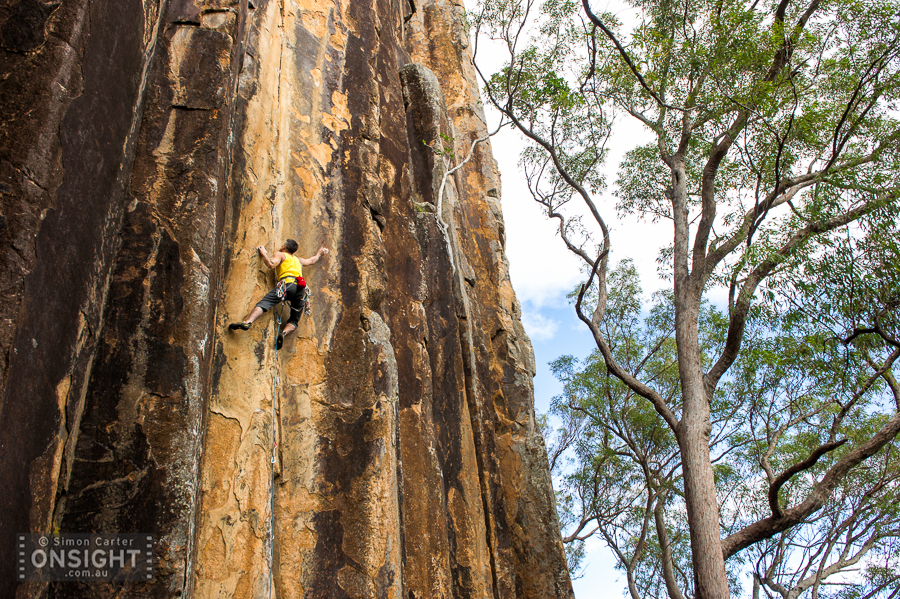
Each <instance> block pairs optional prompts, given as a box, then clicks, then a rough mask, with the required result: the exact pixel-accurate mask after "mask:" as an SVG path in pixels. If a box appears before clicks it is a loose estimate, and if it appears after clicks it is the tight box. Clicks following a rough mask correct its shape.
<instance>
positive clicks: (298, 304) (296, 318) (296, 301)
mask: <svg viewBox="0 0 900 599" xmlns="http://www.w3.org/2000/svg"><path fill="white" fill-rule="evenodd" d="M305 293H306V286H305V285H303V286H297V285H294V284H291V285H288V288H287V294H286V298H287V300H288V301H289V305H290V306H291V316H290V318H289V319H288V321H287V324H285V325H284V329H282V331H281V334H282V336H283V335H287V334H289V333H292V332H294V330H296V328H297V323H299V322H300V317H301V316H302V315H303V295H304V294H305Z"/></svg>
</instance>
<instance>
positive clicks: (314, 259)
mask: <svg viewBox="0 0 900 599" xmlns="http://www.w3.org/2000/svg"><path fill="white" fill-rule="evenodd" d="M327 253H328V250H327V249H326V248H324V247H320V248H319V251H318V252H316V255H315V256H313V257H312V258H297V260H299V261H300V264H302V265H303V266H309V265H311V264H315V263H316V262H318V261H319V258H321V257H322V255H323V254H327ZM273 268H274V267H273Z"/></svg>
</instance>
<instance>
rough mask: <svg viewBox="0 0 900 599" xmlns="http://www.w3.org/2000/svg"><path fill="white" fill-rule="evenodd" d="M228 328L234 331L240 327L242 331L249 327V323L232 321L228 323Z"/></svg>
mask: <svg viewBox="0 0 900 599" xmlns="http://www.w3.org/2000/svg"><path fill="white" fill-rule="evenodd" d="M228 328H229V329H231V330H232V331H236V330H238V329H240V330H242V331H246V330H247V329H249V328H250V323H249V322H232V323H231V324H230V325H228Z"/></svg>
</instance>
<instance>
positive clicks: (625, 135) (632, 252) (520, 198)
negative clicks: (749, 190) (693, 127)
mask: <svg viewBox="0 0 900 599" xmlns="http://www.w3.org/2000/svg"><path fill="white" fill-rule="evenodd" d="M620 129H621V131H617V132H616V134H615V135H614V137H613V139H612V140H611V156H610V159H609V161H608V163H609V164H610V165H618V162H619V160H621V156H622V155H623V154H624V152H625V151H627V150H628V149H630V148H631V147H632V146H633V144H634V143H635V141H636V140H642V139H643V137H642V134H643V132H641V131H640V130H639V128H637V127H635V126H628V125H626V126H622V127H620ZM644 135H645V134H644ZM619 140H621V141H619ZM491 145H492V148H493V153H494V157H495V158H496V160H497V162H498V165H499V167H500V173H501V183H502V195H501V205H502V207H503V220H504V222H505V225H506V253H507V257H508V259H509V264H510V277H511V279H512V284H513V288H514V289H515V292H516V296H517V298H518V299H519V302H520V303H521V305H522V323H523V325H524V326H525V331H526V332H527V333H528V336H529V337H530V338H531V343H532V345H533V347H534V356H535V364H536V367H537V374H536V375H535V377H534V399H535V410H536V411H537V412H538V413H539V414H543V413H546V412H547V411H548V409H549V406H550V400H551V399H552V398H553V397H554V396H555V395H558V394H560V393H561V392H562V385H561V384H560V382H559V381H558V380H556V378H554V376H553V374H552V373H551V371H550V367H549V363H550V362H552V361H553V360H555V359H557V358H559V357H560V356H562V355H567V354H569V355H573V356H575V357H577V358H585V357H587V356H588V355H589V354H590V352H591V351H592V350H593V349H594V348H595V347H596V346H595V345H594V341H593V338H592V337H591V334H590V331H589V330H588V329H587V327H586V326H585V325H584V323H582V322H581V321H580V320H578V318H577V316H576V315H575V308H574V306H572V305H571V304H570V303H569V301H568V300H567V299H566V294H567V293H569V292H570V291H571V290H573V289H574V288H575V286H576V285H577V284H578V283H580V282H581V281H582V276H581V271H580V264H579V260H578V259H577V258H575V256H573V255H572V254H571V253H569V252H568V250H566V248H565V246H564V245H563V242H562V240H561V239H560V237H559V235H558V233H557V229H556V225H555V221H552V222H551V221H550V220H549V219H547V218H546V217H545V216H544V215H543V214H542V212H541V207H540V206H539V205H538V204H537V203H535V202H534V200H532V199H531V195H530V193H529V192H528V187H527V185H526V184H525V182H524V178H523V176H522V174H521V171H520V169H519V168H518V164H517V162H518V157H519V153H520V151H521V148H522V147H524V142H523V141H522V139H521V137H520V136H519V135H518V134H517V133H515V132H512V131H510V130H507V129H504V130H503V131H501V132H500V133H498V134H497V135H496V136H495V137H494V138H492V139H491ZM613 170H614V168H613V169H611V170H610V173H611V172H612V171H613ZM607 180H608V181H614V177H610V176H608V177H607ZM599 208H600V210H601V212H602V216H604V218H605V219H606V220H607V221H608V223H609V224H610V226H611V231H610V237H611V239H612V240H613V251H612V252H611V258H612V259H611V264H614V263H615V262H617V261H618V260H620V259H622V258H625V257H631V258H632V259H634V260H635V263H636V264H637V266H638V269H639V272H640V273H641V277H642V285H643V287H644V292H645V294H646V295H647V296H648V297H649V294H650V293H651V292H652V291H655V290H656V289H659V288H660V287H661V286H662V285H663V284H664V282H663V281H660V280H659V279H658V278H657V277H656V276H655V273H656V255H657V252H658V251H659V245H660V244H659V243H658V241H659V240H662V239H664V238H665V237H666V236H667V234H668V235H669V236H671V232H670V231H669V230H668V229H669V228H670V227H671V225H668V224H664V225H646V224H644V225H642V224H640V223H635V222H617V221H616V219H615V199H614V198H613V197H612V195H611V193H609V192H607V193H606V194H604V195H603V196H601V201H600V203H599ZM614 566H615V559H614V558H613V556H612V553H611V552H610V550H609V549H607V548H606V547H605V546H604V544H603V543H602V542H601V541H599V540H597V539H590V540H588V543H587V552H586V556H585V560H584V562H583V564H582V569H581V576H580V577H579V578H577V579H575V580H573V581H572V585H573V588H574V590H575V596H576V598H577V599H619V598H621V597H623V592H624V591H625V581H624V579H623V578H622V577H621V575H620V574H619V573H618V572H616V571H615V569H614Z"/></svg>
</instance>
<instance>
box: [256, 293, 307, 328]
mask: <svg viewBox="0 0 900 599" xmlns="http://www.w3.org/2000/svg"><path fill="white" fill-rule="evenodd" d="M305 293H306V285H297V284H296V283H291V284H290V285H288V286H287V289H285V293H284V301H286V302H288V303H289V304H290V306H291V317H290V318H288V323H289V324H293V325H294V326H297V323H298V322H300V316H301V315H302V314H303V295H304V294H305ZM280 303H281V300H280V299H279V298H278V294H277V293H275V290H274V289H273V290H272V291H270V292H269V293H267V294H265V295H264V296H263V298H262V299H261V300H259V302H258V303H257V304H256V307H257V308H262V311H263V312H268V310H269V308H271V307H272V306H277V305H278V304H280Z"/></svg>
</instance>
